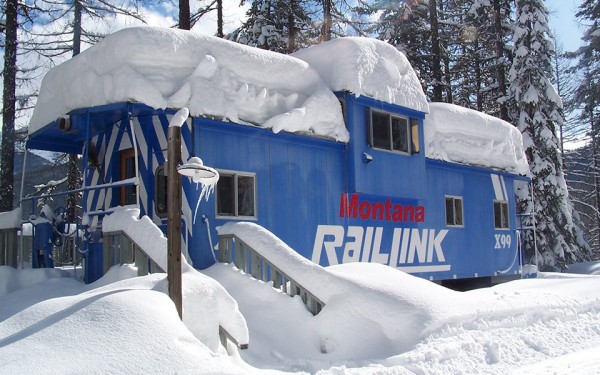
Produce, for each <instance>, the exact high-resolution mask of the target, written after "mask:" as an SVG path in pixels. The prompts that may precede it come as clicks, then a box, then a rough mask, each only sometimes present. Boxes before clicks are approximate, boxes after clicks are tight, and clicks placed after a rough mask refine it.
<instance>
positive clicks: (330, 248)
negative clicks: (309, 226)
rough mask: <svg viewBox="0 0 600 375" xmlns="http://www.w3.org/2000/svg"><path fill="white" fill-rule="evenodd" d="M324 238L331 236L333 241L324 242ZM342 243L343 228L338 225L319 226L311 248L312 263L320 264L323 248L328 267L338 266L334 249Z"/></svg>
mask: <svg viewBox="0 0 600 375" xmlns="http://www.w3.org/2000/svg"><path fill="white" fill-rule="evenodd" d="M325 236H333V241H328V242H325ZM343 243H344V227H342V226H339V225H319V226H318V227H317V233H316V235H315V245H314V246H313V256H312V261H313V262H315V263H317V264H319V263H320V262H321V250H322V249H323V246H325V253H326V254H327V261H328V262H329V265H331V266H333V265H335V264H338V258H337V255H336V253H335V248H336V247H339V246H342V244H343Z"/></svg>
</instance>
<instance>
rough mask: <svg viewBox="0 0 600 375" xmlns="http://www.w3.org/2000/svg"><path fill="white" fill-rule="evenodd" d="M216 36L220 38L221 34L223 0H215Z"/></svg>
mask: <svg viewBox="0 0 600 375" xmlns="http://www.w3.org/2000/svg"><path fill="white" fill-rule="evenodd" d="M217 36H218V37H219V38H222V37H223V36H225V34H223V0H217Z"/></svg>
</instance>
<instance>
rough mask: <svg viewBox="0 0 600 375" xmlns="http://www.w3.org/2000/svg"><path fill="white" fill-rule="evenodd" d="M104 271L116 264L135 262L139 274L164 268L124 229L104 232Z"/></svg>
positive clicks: (142, 274) (160, 270)
mask: <svg viewBox="0 0 600 375" xmlns="http://www.w3.org/2000/svg"><path fill="white" fill-rule="evenodd" d="M102 241H103V248H104V251H103V253H104V273H106V272H108V269H109V268H110V267H112V266H114V265H116V264H129V263H135V266H136V267H137V269H138V276H144V275H147V274H149V273H155V272H162V273H164V272H165V270H163V269H162V267H160V266H159V265H158V264H157V263H156V262H155V261H154V260H153V259H152V258H151V257H150V256H149V255H148V254H147V253H146V252H145V251H144V249H143V248H142V247H141V246H139V245H138V244H137V243H136V242H135V241H134V240H133V239H131V237H129V236H128V235H127V233H125V232H123V231H115V232H104V233H103V240H102Z"/></svg>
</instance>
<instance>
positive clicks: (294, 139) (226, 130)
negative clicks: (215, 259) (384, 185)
mask: <svg viewBox="0 0 600 375" xmlns="http://www.w3.org/2000/svg"><path fill="white" fill-rule="evenodd" d="M194 131H195V133H194V136H195V153H196V154H197V155H199V156H200V157H201V158H202V159H203V161H204V163H205V164H206V165H210V166H211V167H213V168H216V169H221V170H229V171H236V172H248V173H255V174H256V193H257V207H256V211H257V217H256V222H257V223H258V224H260V225H262V226H264V227H266V228H268V229H269V230H271V231H273V232H274V233H275V234H276V235H278V236H279V237H280V238H282V239H283V240H284V241H286V242H287V243H288V244H289V245H290V246H291V247H292V248H294V249H295V250H297V251H298V252H299V253H301V254H302V255H304V256H306V257H307V258H310V251H312V241H313V237H314V228H315V227H316V225H317V223H319V222H321V221H323V220H326V221H329V220H334V219H335V216H336V215H337V212H338V207H337V204H338V202H337V199H331V197H332V196H334V197H336V196H339V194H341V193H342V192H343V191H344V189H345V178H344V174H345V172H344V159H345V152H344V149H345V145H344V144H341V143H337V142H333V141H327V140H320V139H314V138H310V137H305V136H298V135H291V134H273V132H272V131H270V130H265V129H261V128H257V127H252V126H243V125H236V124H227V123H222V122H216V121H211V120H206V119H196V120H195V122H194ZM214 197H215V196H214V195H211V196H210V198H209V200H208V201H207V202H205V201H203V202H201V204H200V213H199V214H198V215H206V216H207V217H208V219H209V220H210V222H211V223H212V224H211V225H212V227H213V228H214V227H215V226H218V225H221V224H223V223H225V222H227V221H229V220H235V218H216V217H215V211H216V209H215V199H214ZM204 225H205V224H202V223H199V221H198V220H197V221H196V224H195V226H194V231H195V232H196V233H198V231H202V232H203V233H205V232H206V228H205V227H204V228H203V227H202V226H204ZM205 237H207V236H205ZM212 238H214V239H216V232H213V233H212ZM208 246H209V245H208V242H207V240H201V244H200V246H199V248H194V252H193V253H192V254H191V255H192V259H194V262H195V264H196V265H197V266H198V265H199V264H202V265H203V266H201V267H202V268H203V267H207V266H209V265H211V264H212V261H211V259H210V258H211V257H212V255H210V256H207V255H206V254H204V255H202V253H203V252H204V253H206V249H207V248H208ZM203 249H204V250H203Z"/></svg>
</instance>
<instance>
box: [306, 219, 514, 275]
mask: <svg viewBox="0 0 600 375" xmlns="http://www.w3.org/2000/svg"><path fill="white" fill-rule="evenodd" d="M447 234H448V230H447V229H443V230H440V231H436V230H435V229H417V228H394V231H393V234H392V238H391V247H390V251H389V253H387V252H382V249H381V243H382V239H383V236H384V228H383V227H366V228H363V227H360V226H349V227H347V228H345V227H343V226H341V225H319V226H318V228H317V232H316V235H315V242H314V246H313V253H312V261H313V262H315V263H320V262H321V257H322V253H323V248H325V255H326V258H327V262H328V263H329V265H335V264H338V263H339V259H340V258H339V257H338V254H337V252H338V251H340V252H342V256H341V260H342V263H351V262H359V261H360V262H369V261H370V262H373V263H381V264H388V265H390V266H392V267H395V268H398V269H401V270H403V271H406V272H442V271H448V270H450V265H448V264H435V263H443V262H445V261H446V258H445V256H444V250H443V248H442V242H443V241H444V238H445V237H446V235H447ZM508 237H509V238H507V239H504V240H503V239H501V238H499V239H497V241H498V243H503V242H504V243H510V236H508ZM434 262H435V263H434ZM432 263H434V264H432Z"/></svg>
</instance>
